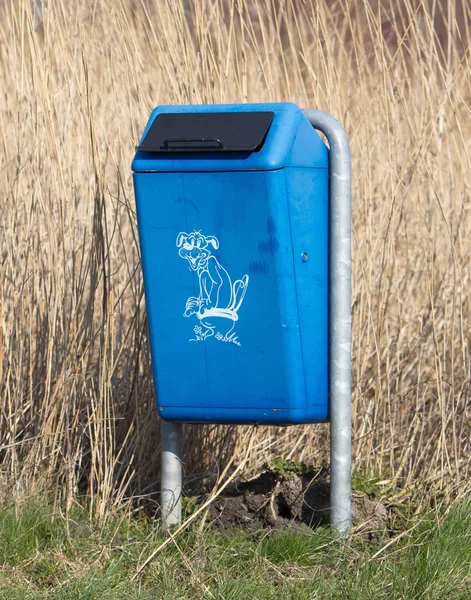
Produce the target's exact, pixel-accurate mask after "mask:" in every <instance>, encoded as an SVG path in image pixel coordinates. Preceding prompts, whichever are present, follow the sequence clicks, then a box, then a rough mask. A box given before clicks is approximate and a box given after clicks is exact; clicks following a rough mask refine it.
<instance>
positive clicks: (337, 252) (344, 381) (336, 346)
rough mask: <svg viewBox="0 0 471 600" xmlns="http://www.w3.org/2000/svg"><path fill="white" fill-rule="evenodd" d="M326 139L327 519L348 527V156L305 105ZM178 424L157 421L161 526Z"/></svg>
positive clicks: (177, 448)
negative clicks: (159, 457) (328, 432)
mask: <svg viewBox="0 0 471 600" xmlns="http://www.w3.org/2000/svg"><path fill="white" fill-rule="evenodd" d="M303 113H304V115H305V117H306V118H307V119H308V121H309V122H310V123H311V125H312V126H313V127H314V128H315V129H317V130H319V131H321V132H322V133H323V134H324V135H325V136H326V137H327V140H328V142H329V146H330V152H329V176H330V184H329V186H330V189H329V228H330V229H329V257H330V258H329V261H330V263H329V273H330V275H329V402H330V503H331V510H330V522H331V525H332V528H333V529H334V531H336V532H337V533H338V534H340V535H342V536H345V535H348V533H349V532H350V528H351V462H352V447H351V438H352V426H351V158H350V145H349V142H348V138H347V135H346V133H345V131H344V129H343V128H342V126H341V125H340V124H339V123H338V121H336V119H334V117H332V116H331V115H329V114H328V113H325V112H322V111H320V110H313V109H309V108H308V109H304V110H303ZM181 451H182V424H181V423H174V422H169V421H162V483H161V490H162V528H163V529H164V531H165V530H167V529H168V528H169V527H170V526H172V525H178V524H180V523H181V518H182V507H181V495H182V464H181V458H182V456H181Z"/></svg>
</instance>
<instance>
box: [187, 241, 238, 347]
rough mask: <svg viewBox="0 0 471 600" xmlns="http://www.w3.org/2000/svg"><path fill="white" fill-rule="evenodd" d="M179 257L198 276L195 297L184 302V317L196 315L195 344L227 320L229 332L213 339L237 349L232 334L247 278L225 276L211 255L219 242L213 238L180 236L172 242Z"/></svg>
mask: <svg viewBox="0 0 471 600" xmlns="http://www.w3.org/2000/svg"><path fill="white" fill-rule="evenodd" d="M176 245H177V248H179V250H178V254H179V256H181V258H184V259H185V260H187V261H188V264H189V267H190V270H191V271H195V272H196V273H197V274H198V279H199V294H198V296H196V297H193V296H190V298H188V299H187V301H186V306H185V312H184V314H183V316H184V317H191V316H192V315H196V317H197V318H198V319H199V321H200V326H195V328H194V332H195V334H196V340H195V341H203V340H205V339H207V338H209V337H212V336H213V335H214V332H215V330H216V328H219V329H222V330H225V329H227V327H224V325H223V323H224V321H219V319H227V320H228V321H229V324H230V329H229V330H228V331H226V332H225V333H224V334H223V333H221V332H220V331H218V332H217V333H216V336H215V337H216V339H217V340H219V341H224V342H233V343H235V344H237V345H240V343H239V342H238V341H237V336H236V335H235V333H234V332H233V329H234V326H235V322H236V321H237V320H238V318H239V316H238V314H237V313H238V310H239V308H240V306H241V304H242V302H243V300H244V297H245V293H246V291H247V286H248V283H249V276H248V275H244V276H243V277H242V279H237V280H236V281H234V282H232V280H231V278H230V276H229V273H228V272H227V271H226V269H225V268H224V267H223V266H222V265H221V264H220V262H219V261H218V259H217V258H216V257H215V256H214V255H213V254H212V253H211V248H210V246H212V248H213V249H214V250H217V249H218V248H219V241H218V239H217V238H216V237H214V236H213V235H208V236H205V235H203V234H202V233H201V232H200V231H192V232H191V233H185V232H180V233H179V234H178V236H177V242H176Z"/></svg>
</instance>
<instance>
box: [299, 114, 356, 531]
mask: <svg viewBox="0 0 471 600" xmlns="http://www.w3.org/2000/svg"><path fill="white" fill-rule="evenodd" d="M303 113H304V115H305V117H306V118H307V119H308V121H309V122H310V123H311V125H312V126H313V127H314V128H315V129H318V130H319V131H321V132H322V133H323V134H324V135H325V136H326V138H327V140H328V142H329V146H330V151H329V179H330V182H329V187H330V189H329V224H330V225H329V274H330V275H329V402H330V505H331V508H330V522H331V525H332V527H333V528H334V530H335V531H337V532H338V533H339V534H341V535H348V533H349V532H350V528H351V495H352V494H351V463H352V417H351V413H352V408H351V395H352V384H351V339H352V333H351V219H352V217H351V212H352V210H351V157H350V144H349V142H348V138H347V134H346V133H345V131H344V129H343V127H342V126H341V125H340V123H339V122H338V121H337V120H336V119H334V117H332V116H331V115H329V114H328V113H325V112H323V111H320V110H314V109H310V108H308V109H304V110H303Z"/></svg>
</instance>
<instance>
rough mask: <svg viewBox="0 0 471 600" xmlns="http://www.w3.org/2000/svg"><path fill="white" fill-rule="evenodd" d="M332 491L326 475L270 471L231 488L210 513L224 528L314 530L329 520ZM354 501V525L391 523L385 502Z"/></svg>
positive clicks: (370, 526)
mask: <svg viewBox="0 0 471 600" xmlns="http://www.w3.org/2000/svg"><path fill="white" fill-rule="evenodd" d="M329 493H330V484H329V482H328V481H327V479H326V478H325V477H324V476H318V477H314V478H313V476H312V474H309V473H304V474H303V473H301V474H300V473H292V472H290V473H278V472H272V471H266V472H264V473H262V474H261V475H260V476H259V477H257V478H256V479H252V480H251V481H247V482H241V483H237V484H235V485H234V486H232V487H230V488H228V490H227V491H226V492H225V493H224V494H223V495H221V496H220V497H218V498H217V500H215V502H213V503H212V504H211V505H210V508H209V515H208V516H209V517H210V520H211V521H212V522H213V525H214V526H216V527H219V528H221V529H227V528H231V527H241V526H242V527H244V528H247V529H249V530H251V531H256V530H259V529H262V528H270V529H278V530H284V529H287V528H290V529H292V528H293V527H294V528H300V529H310V528H315V527H318V526H319V525H324V524H327V523H328V522H329V510H330V499H329ZM352 504H353V506H352V513H353V523H354V525H357V526H358V525H365V526H367V528H368V530H369V531H371V530H372V529H378V528H383V527H384V526H385V525H386V524H387V519H388V514H387V510H386V507H385V506H384V504H382V503H381V502H378V501H375V500H372V499H370V498H368V496H367V495H365V494H362V495H356V494H354V496H353V499H352Z"/></svg>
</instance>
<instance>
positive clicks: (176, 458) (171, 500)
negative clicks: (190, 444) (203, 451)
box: [160, 421, 183, 531]
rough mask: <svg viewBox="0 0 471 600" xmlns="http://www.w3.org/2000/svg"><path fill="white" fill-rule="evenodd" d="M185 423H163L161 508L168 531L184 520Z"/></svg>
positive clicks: (163, 527)
mask: <svg viewBox="0 0 471 600" xmlns="http://www.w3.org/2000/svg"><path fill="white" fill-rule="evenodd" d="M182 432H183V425H182V424H181V423H174V422H170V421H162V423H161V445H162V451H161V461H162V462H161V464H162V469H161V486H160V489H161V510H162V529H163V531H167V530H168V529H169V527H171V526H172V525H179V524H180V523H181V520H182V488H183V486H182V438H183V433H182Z"/></svg>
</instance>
